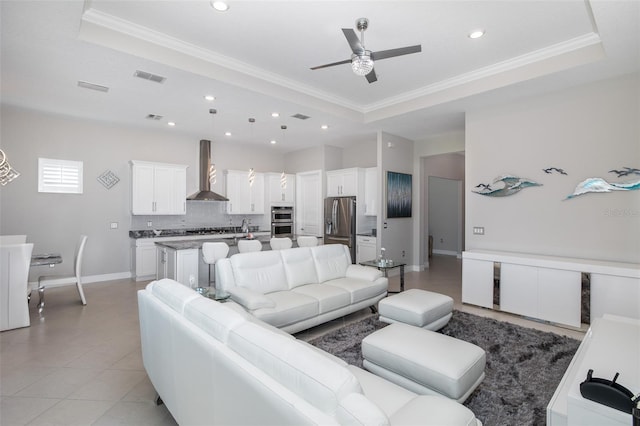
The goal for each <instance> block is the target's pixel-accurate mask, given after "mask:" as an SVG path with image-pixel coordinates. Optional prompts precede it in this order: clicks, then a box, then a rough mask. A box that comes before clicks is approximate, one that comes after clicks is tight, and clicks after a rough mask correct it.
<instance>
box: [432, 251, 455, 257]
mask: <svg viewBox="0 0 640 426" xmlns="http://www.w3.org/2000/svg"><path fill="white" fill-rule="evenodd" d="M433 254H442V255H444V256H458V257H460V253H458V252H457V251H453V250H433Z"/></svg>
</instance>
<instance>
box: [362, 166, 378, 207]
mask: <svg viewBox="0 0 640 426" xmlns="http://www.w3.org/2000/svg"><path fill="white" fill-rule="evenodd" d="M364 214H365V216H377V215H378V168H377V167H369V168H366V169H364Z"/></svg>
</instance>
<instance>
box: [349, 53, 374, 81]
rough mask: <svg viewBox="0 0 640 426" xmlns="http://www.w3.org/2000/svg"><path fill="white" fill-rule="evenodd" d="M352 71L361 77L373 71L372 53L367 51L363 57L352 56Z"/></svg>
mask: <svg viewBox="0 0 640 426" xmlns="http://www.w3.org/2000/svg"><path fill="white" fill-rule="evenodd" d="M351 69H352V70H353V72H354V74H356V75H359V76H365V75H367V74H369V73H370V72H371V71H372V70H373V60H372V59H371V52H370V51H368V50H365V53H363V54H362V55H359V56H358V55H356V54H355V53H354V54H353V55H351Z"/></svg>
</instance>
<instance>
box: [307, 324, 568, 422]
mask: <svg viewBox="0 0 640 426" xmlns="http://www.w3.org/2000/svg"><path fill="white" fill-rule="evenodd" d="M384 326H386V324H385V323H382V322H380V321H378V320H377V316H372V317H370V318H365V319H363V320H360V321H357V322H354V323H352V324H348V325H346V326H344V327H342V328H340V329H338V330H335V331H332V332H328V333H327V334H325V335H323V336H320V337H317V338H315V339H312V340H310V341H309V343H311V344H312V345H314V346H317V347H319V348H321V349H323V350H325V351H327V352H329V353H332V354H334V355H336V356H337V357H339V358H342V359H343V360H345V361H346V362H348V363H349V364H353V365H357V366H360V367H362V353H361V349H360V342H361V341H362V339H363V338H364V337H365V336H367V335H368V334H371V333H373V332H374V331H376V330H378V329H380V328H382V327H384ZM440 332H441V333H442V334H445V335H448V336H452V337H455V338H457V339H461V340H464V341H467V342H469V343H473V344H474V345H477V346H480V347H481V348H483V349H484V350H485V351H486V354H487V364H486V368H485V374H486V377H485V379H484V381H483V382H482V383H481V384H480V386H478V388H477V389H476V390H475V391H474V392H473V393H472V394H471V396H470V397H469V398H468V399H467V400H466V401H465V403H464V405H465V406H467V407H468V408H469V409H470V410H471V411H473V412H474V413H475V415H476V417H477V418H478V419H480V420H481V421H482V423H483V424H484V425H485V426H493V425H544V424H545V423H546V408H547V404H548V403H549V401H550V400H551V397H552V396H553V392H554V391H555V389H556V387H557V386H558V383H560V379H561V378H562V375H563V374H564V372H565V370H566V369H567V367H568V366H569V363H570V362H571V358H572V357H573V354H574V353H575V352H576V350H577V349H578V346H579V345H580V342H579V341H578V340H575V339H571V338H569V337H564V336H559V335H557V334H553V333H545V332H543V331H538V330H534V329H529V328H524V327H520V326H517V325H514V324H510V323H507V322H502V321H496V320H493V319H490V318H484V317H479V316H477V315H472V314H468V313H465V312H460V311H454V313H453V318H452V319H451V321H449V324H447V325H446V326H445V327H444V328H443V329H442V330H440Z"/></svg>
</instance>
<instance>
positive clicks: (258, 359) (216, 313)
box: [138, 279, 481, 426]
mask: <svg viewBox="0 0 640 426" xmlns="http://www.w3.org/2000/svg"><path fill="white" fill-rule="evenodd" d="M138 305H139V315H140V334H141V342H142V359H143V362H144V367H145V369H146V371H147V373H148V375H149V378H150V380H151V383H152V384H153V386H154V387H155V389H156V391H157V392H158V394H159V395H160V397H161V398H162V400H163V402H164V403H165V404H166V406H167V408H168V409H169V411H170V412H171V414H172V415H173V417H174V418H175V420H176V421H177V422H178V423H179V424H181V425H231V424H235V425H307V424H326V425H337V424H344V425H438V426H446V425H469V426H480V425H481V423H480V421H478V420H477V419H476V418H475V416H474V414H473V413H472V412H471V411H470V410H469V409H467V408H466V407H464V406H463V405H461V404H459V403H457V402H455V401H452V400H449V399H447V398H444V397H441V396H433V395H431V396H425V395H422V396H419V395H416V394H415V393H413V392H410V391H408V390H405V389H403V388H401V387H399V386H397V385H395V384H393V383H391V382H388V381H386V380H385V379H382V378H379V377H377V376H374V375H372V374H371V373H368V372H366V371H364V370H362V369H359V368H357V367H353V366H348V365H347V364H346V363H344V362H343V361H341V360H339V359H338V358H336V357H334V356H332V355H330V354H328V353H326V352H323V351H321V350H319V349H317V348H315V347H313V346H311V345H309V344H307V343H305V342H302V341H299V340H297V339H295V338H294V337H293V336H291V335H289V334H287V333H285V332H283V331H282V330H280V329H277V328H275V327H273V326H270V325H268V324H266V323H264V322H263V321H260V320H259V319H257V318H255V317H253V316H252V315H250V314H248V313H247V312H246V311H244V310H243V309H241V308H240V307H239V306H238V305H237V304H235V303H220V302H216V301H214V300H211V299H208V298H206V297H203V296H201V295H199V294H198V293H196V292H195V291H193V290H191V289H190V288H188V287H185V286H183V285H181V284H179V283H177V282H176V281H173V280H170V279H164V280H160V281H154V282H152V283H150V284H148V285H147V287H146V288H145V289H143V290H140V291H139V292H138Z"/></svg>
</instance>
